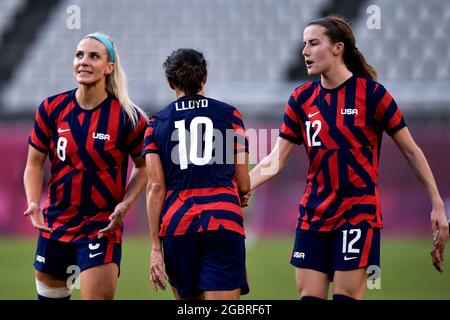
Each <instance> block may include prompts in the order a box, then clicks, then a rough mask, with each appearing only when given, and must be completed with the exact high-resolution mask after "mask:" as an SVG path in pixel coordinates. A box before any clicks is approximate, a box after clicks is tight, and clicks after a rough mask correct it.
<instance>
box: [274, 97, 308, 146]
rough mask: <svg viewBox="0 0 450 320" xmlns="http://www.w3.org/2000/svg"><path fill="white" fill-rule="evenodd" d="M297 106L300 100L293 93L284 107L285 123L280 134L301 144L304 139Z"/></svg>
mask: <svg viewBox="0 0 450 320" xmlns="http://www.w3.org/2000/svg"><path fill="white" fill-rule="evenodd" d="M297 106H298V102H297V100H296V99H295V98H294V95H293V94H292V95H291V96H290V97H289V100H288V102H287V103H286V106H285V108H284V116H283V123H282V124H281V128H280V134H279V136H280V137H281V138H283V139H286V140H288V141H291V142H293V143H296V144H299V145H300V144H302V143H303V139H302V134H301V126H300V115H299V113H298V108H297Z"/></svg>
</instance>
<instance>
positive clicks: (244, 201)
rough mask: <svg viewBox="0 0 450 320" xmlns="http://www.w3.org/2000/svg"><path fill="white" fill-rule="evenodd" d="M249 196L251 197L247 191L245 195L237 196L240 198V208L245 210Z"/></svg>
mask: <svg viewBox="0 0 450 320" xmlns="http://www.w3.org/2000/svg"><path fill="white" fill-rule="evenodd" d="M251 195H252V193H251V192H250V191H249V192H247V193H246V194H244V195H240V196H239V197H240V198H241V207H242V208H245V207H247V206H248V202H249V201H250V197H251Z"/></svg>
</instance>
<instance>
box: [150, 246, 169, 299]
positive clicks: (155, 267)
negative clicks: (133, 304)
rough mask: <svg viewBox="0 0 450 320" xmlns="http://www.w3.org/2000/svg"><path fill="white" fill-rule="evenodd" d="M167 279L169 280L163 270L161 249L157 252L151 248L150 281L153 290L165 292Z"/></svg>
mask: <svg viewBox="0 0 450 320" xmlns="http://www.w3.org/2000/svg"><path fill="white" fill-rule="evenodd" d="M167 279H169V277H168V276H167V274H166V270H165V268H164V258H163V253H162V251H161V249H159V250H157V249H153V248H152V253H151V257H150V281H151V283H152V287H153V290H155V291H158V287H160V288H161V289H162V290H166V286H167V284H166V283H167Z"/></svg>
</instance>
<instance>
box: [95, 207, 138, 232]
mask: <svg viewBox="0 0 450 320" xmlns="http://www.w3.org/2000/svg"><path fill="white" fill-rule="evenodd" d="M129 208H130V207H129V206H128V205H126V204H125V203H123V202H120V203H119V204H118V205H117V206H116V208H115V209H114V212H113V213H112V214H111V215H110V216H109V221H111V222H110V223H109V224H108V226H107V227H106V228H104V229H102V230H100V231H99V232H98V236H97V237H98V238H99V239H101V238H103V237H107V236H110V235H111V234H112V233H113V232H114V231H115V230H116V229H117V228H118V227H120V225H121V224H122V222H123V219H124V218H125V215H126V213H127V212H128V209H129Z"/></svg>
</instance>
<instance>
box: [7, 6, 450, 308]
mask: <svg viewBox="0 0 450 320" xmlns="http://www.w3.org/2000/svg"><path fill="white" fill-rule="evenodd" d="M330 13H334V14H339V15H341V16H343V17H345V18H347V19H348V20H349V21H350V22H351V25H352V27H353V30H354V32H355V34H356V38H357V46H358V48H359V50H360V51H362V52H363V53H364V54H365V57H366V59H367V61H368V62H369V64H371V65H373V66H374V67H375V69H376V70H377V71H378V75H379V78H378V80H379V82H381V83H382V84H384V85H385V87H386V88H387V89H388V90H389V91H390V92H391V93H392V95H393V96H394V97H395V99H396V100H397V103H398V104H399V106H400V108H401V110H402V112H403V114H404V116H405V120H406V122H407V124H408V127H409V129H410V131H411V133H412V135H413V136H414V138H415V139H416V142H417V143H418V144H419V146H420V147H421V148H422V149H423V151H424V152H425V154H426V156H427V157H428V161H429V163H430V165H431V167H432V169H433V172H434V175H435V178H436V180H437V183H438V186H439V188H440V191H441V195H442V197H443V199H444V201H446V203H447V210H449V207H450V167H449V163H450V38H449V35H450V3H449V2H448V0H428V1H421V0H377V1H358V0H353V1H351V0H348V1H343V0H339V1H338V0H208V1H205V0H148V1H144V0H134V1H125V0H78V1H76V0H40V1H33V0H0V155H3V156H1V158H0V159H1V160H0V161H1V165H0V299H34V298H35V289H34V280H33V267H32V264H33V261H34V251H35V238H36V232H35V231H34V230H33V229H32V227H31V223H30V222H29V221H28V219H26V218H24V217H23V216H22V212H23V211H24V210H25V208H26V199H25V196H24V191H23V184H22V175H23V170H24V167H25V162H26V154H27V148H28V144H27V139H28V134H29V132H30V130H31V128H32V126H33V121H34V114H35V111H36V108H37V106H38V105H39V103H40V102H41V101H42V100H43V99H44V98H46V97H47V96H50V95H53V94H56V93H59V92H62V91H66V90H69V89H72V88H75V87H76V85H77V84H76V82H75V81H74V80H73V77H72V72H71V65H72V60H73V56H74V52H75V48H76V45H77V43H78V41H79V40H80V39H81V38H82V37H83V36H84V35H86V34H88V33H91V32H95V31H100V32H103V33H106V34H108V35H110V36H111V37H112V38H113V40H114V43H115V45H116V46H117V47H118V50H119V54H120V57H121V62H122V64H123V67H124V69H125V72H126V73H127V76H128V83H129V92H130V96H131V98H132V99H133V100H134V102H135V103H137V104H138V105H140V106H141V107H142V108H143V109H144V110H145V111H147V112H148V113H149V114H152V113H154V112H156V111H158V110H160V109H162V108H163V107H164V106H165V105H167V104H168V103H170V102H171V101H172V100H174V94H173V92H171V90H170V88H169V86H168V85H167V83H166V81H165V78H164V73H163V68H162V63H163V62H164V60H165V58H166V57H167V56H168V55H169V54H170V53H171V52H172V50H175V49H177V48H180V47H191V48H194V49H197V50H200V51H202V52H203V53H204V55H205V57H206V58H207V61H208V64H209V66H208V68H209V69H208V70H209V77H208V83H207V87H206V94H207V96H210V97H214V98H216V99H220V100H223V101H225V102H228V103H230V104H233V105H235V106H236V107H237V108H238V109H239V110H240V111H241V112H242V114H243V116H244V121H245V124H246V127H247V128H252V129H277V128H279V125H280V123H281V120H282V115H283V111H284V105H285V103H286V101H287V99H288V98H289V95H290V93H291V92H292V91H293V90H294V89H295V88H296V87H297V86H299V85H301V84H302V83H304V82H306V81H309V80H311V79H309V78H308V76H307V74H306V69H305V66H304V63H303V59H302V58H301V46H302V41H303V40H302V37H303V29H304V27H305V26H306V24H307V23H308V22H309V21H311V20H313V19H315V18H318V17H321V16H325V15H327V14H330ZM276 136H277V134H274V135H272V136H271V135H270V131H269V134H268V136H267V137H260V140H259V141H258V143H260V145H261V146H265V147H268V148H267V149H269V148H270V146H271V144H272V143H273V142H274V141H275V139H276ZM263 149H264V148H262V151H264V150H263ZM269 150H270V149H269ZM260 153H261V152H260ZM262 155H265V154H264V152H262ZM251 157H252V162H253V164H254V163H256V162H257V161H259V160H260V159H261V157H260V156H258V155H257V154H256V152H254V153H253V154H251ZM379 169H380V180H379V185H380V193H381V200H382V206H383V221H384V230H383V232H382V249H381V257H382V259H381V288H380V289H374V290H368V291H367V294H366V297H367V298H368V299H449V298H450V276H449V275H448V272H450V270H448V271H446V272H444V274H442V275H441V274H439V273H437V272H436V271H434V269H433V267H432V265H431V259H430V255H429V251H430V249H431V239H430V233H431V231H430V223H429V213H430V210H431V206H430V203H429V201H428V198H427V197H426V194H425V192H424V189H423V188H422V186H421V185H420V183H419V182H418V180H417V179H416V177H415V176H414V174H413V173H412V171H411V169H410V168H409V166H408V165H407V163H406V161H405V159H404V158H403V156H402V155H401V154H400V152H399V150H398V149H397V148H396V146H395V145H394V144H393V143H392V141H391V139H390V138H389V137H388V136H385V137H384V142H383V147H382V151H381V159H380V168H379ZM306 170H307V162H306V157H305V154H304V149H303V147H299V148H297V150H296V154H295V155H294V156H292V157H291V159H290V161H289V163H288V165H287V168H286V169H285V170H284V171H283V172H282V173H281V174H280V175H279V176H278V177H276V178H275V179H274V180H273V181H271V182H270V183H268V184H267V185H265V186H263V187H261V188H260V189H258V190H257V192H255V193H254V195H253V198H252V202H251V205H250V207H249V208H248V209H246V211H245V218H246V229H247V234H248V237H247V251H248V268H249V270H248V273H249V274H248V277H249V281H250V286H251V292H250V294H249V295H248V296H246V297H245V298H248V299H297V293H296V289H295V282H294V268H293V267H291V266H290V265H289V256H290V254H291V249H292V244H293V239H294V229H295V223H296V220H297V214H298V213H297V208H298V203H299V199H300V197H301V195H302V193H303V189H304V184H305V177H306ZM149 243H150V240H149V236H148V228H147V222H146V212H145V201H144V197H141V199H140V200H139V201H138V203H136V204H135V206H134V207H133V209H132V210H131V211H130V212H129V214H128V216H127V218H126V222H125V236H124V252H123V260H122V269H121V272H122V273H121V278H120V280H119V287H118V291H117V298H119V299H171V298H172V295H171V294H170V293H163V294H161V293H156V294H155V293H153V292H152V290H151V286H150V284H149V282H148V281H147V279H148V274H147V269H148V260H149V254H150V245H149ZM447 254H449V252H448V250H447ZM445 267H446V268H447V269H448V268H450V266H449V265H448V262H446V266H445ZM78 296H79V295H78V293H77V290H75V295H74V297H75V298H77V297H78Z"/></svg>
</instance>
